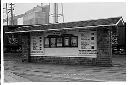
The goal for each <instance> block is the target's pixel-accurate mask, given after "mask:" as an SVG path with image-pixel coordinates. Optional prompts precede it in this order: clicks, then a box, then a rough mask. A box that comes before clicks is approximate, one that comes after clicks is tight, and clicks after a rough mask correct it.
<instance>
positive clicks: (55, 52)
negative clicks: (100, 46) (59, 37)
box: [31, 30, 97, 57]
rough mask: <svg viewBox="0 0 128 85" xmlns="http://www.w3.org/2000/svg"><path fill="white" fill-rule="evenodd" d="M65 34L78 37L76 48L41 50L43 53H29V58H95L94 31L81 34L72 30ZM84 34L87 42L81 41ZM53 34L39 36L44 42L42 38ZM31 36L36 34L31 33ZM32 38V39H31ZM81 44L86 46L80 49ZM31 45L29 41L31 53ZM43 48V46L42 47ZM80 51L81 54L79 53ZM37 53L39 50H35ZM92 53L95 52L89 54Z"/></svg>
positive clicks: (95, 43) (83, 31) (95, 40)
mask: <svg viewBox="0 0 128 85" xmlns="http://www.w3.org/2000/svg"><path fill="white" fill-rule="evenodd" d="M60 33H61V32H60ZM66 33H67V34H73V35H74V36H78V47H61V48H60V47H58V48H44V47H43V49H42V51H43V53H42V54H41V53H31V56H60V57H68V56H69V57H96V56H97V54H96V53H95V52H96V50H97V39H96V36H97V34H96V31H86V30H82V31H81V32H78V30H74V31H67V32H66ZM82 33H84V36H85V37H86V39H87V40H84V41H82V40H81V34H82ZM91 33H94V35H91ZM53 34H55V32H53V31H52V32H49V33H41V34H40V35H41V36H42V37H43V39H42V40H43V42H44V37H46V36H48V35H53ZM32 35H33V36H35V35H36V37H38V36H37V34H36V33H33V34H32ZM92 36H94V40H91V37H92ZM31 38H32V37H31ZM36 39H37V40H36V41H37V42H38V43H39V40H38V39H39V38H36ZM81 42H85V43H87V46H86V47H85V48H81V46H83V45H81ZM32 45H33V41H32V39H31V52H32ZM92 45H93V46H94V49H91V46H92ZM42 46H44V44H43V45H42ZM79 50H81V53H80V51H79ZM88 50H89V52H88V53H87V51H88ZM37 51H39V50H37ZM92 51H95V52H94V54H90V53H93V52H92Z"/></svg>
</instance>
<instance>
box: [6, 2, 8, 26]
mask: <svg viewBox="0 0 128 85" xmlns="http://www.w3.org/2000/svg"><path fill="white" fill-rule="evenodd" d="M6 15H7V25H8V4H7V3H6Z"/></svg>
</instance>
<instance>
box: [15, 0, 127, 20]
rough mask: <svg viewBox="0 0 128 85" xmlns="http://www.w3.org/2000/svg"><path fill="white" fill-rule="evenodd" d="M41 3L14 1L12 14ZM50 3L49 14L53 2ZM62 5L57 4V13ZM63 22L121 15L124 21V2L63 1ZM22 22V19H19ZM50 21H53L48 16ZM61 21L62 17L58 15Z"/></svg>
mask: <svg viewBox="0 0 128 85" xmlns="http://www.w3.org/2000/svg"><path fill="white" fill-rule="evenodd" d="M37 5H41V3H15V10H14V14H15V15H19V14H23V13H25V12H26V11H28V10H30V9H32V8H33V7H36V6H37ZM50 5H51V12H50V13H51V14H52V11H53V3H52V4H50ZM61 11H62V7H61V4H59V13H61ZM63 13H64V14H63V15H64V22H72V21H84V20H91V19H100V18H109V17H118V16H122V17H123V19H124V21H126V3H125V2H84V3H63ZM20 22H22V20H21V21H20ZM50 22H53V18H52V16H50ZM59 22H62V17H59Z"/></svg>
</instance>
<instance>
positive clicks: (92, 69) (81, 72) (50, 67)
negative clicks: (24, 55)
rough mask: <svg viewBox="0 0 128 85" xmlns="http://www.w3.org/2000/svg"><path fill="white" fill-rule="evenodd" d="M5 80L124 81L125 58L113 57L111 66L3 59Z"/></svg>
mask: <svg viewBox="0 0 128 85" xmlns="http://www.w3.org/2000/svg"><path fill="white" fill-rule="evenodd" d="M4 73H5V74H4V75H5V82H28V81H31V82H94V81H98V82H100V81H105V82H106V81H126V58H125V57H124V56H123V55H120V56H114V57H113V67H97V66H78V65H77V66H75V65H55V64H41V63H40V64H39V63H22V62H19V60H18V58H13V59H12V58H7V57H6V59H5V61H4Z"/></svg>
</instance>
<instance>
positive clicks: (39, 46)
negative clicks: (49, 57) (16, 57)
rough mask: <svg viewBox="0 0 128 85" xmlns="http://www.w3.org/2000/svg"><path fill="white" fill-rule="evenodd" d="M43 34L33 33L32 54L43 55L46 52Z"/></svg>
mask: <svg viewBox="0 0 128 85" xmlns="http://www.w3.org/2000/svg"><path fill="white" fill-rule="evenodd" d="M43 42H44V41H43V36H42V34H41V33H38V32H37V33H31V54H32V55H42V54H44V46H43Z"/></svg>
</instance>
